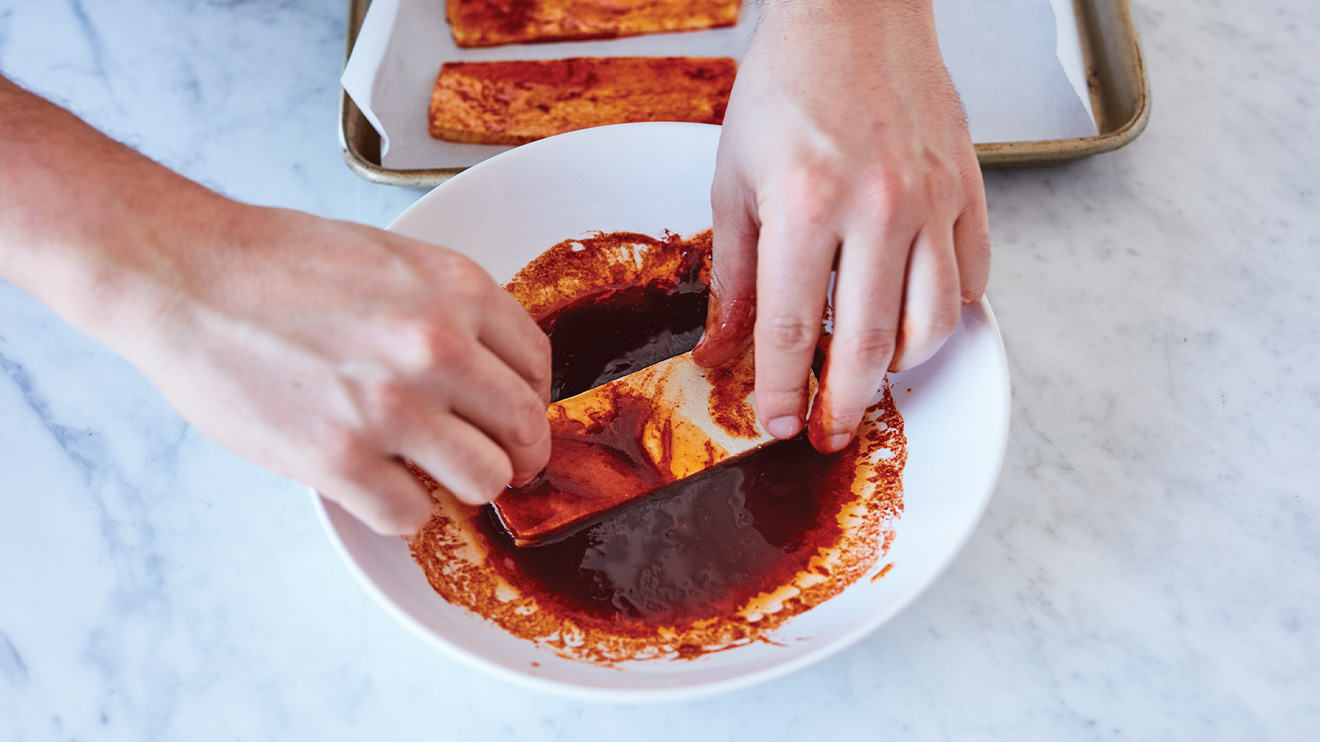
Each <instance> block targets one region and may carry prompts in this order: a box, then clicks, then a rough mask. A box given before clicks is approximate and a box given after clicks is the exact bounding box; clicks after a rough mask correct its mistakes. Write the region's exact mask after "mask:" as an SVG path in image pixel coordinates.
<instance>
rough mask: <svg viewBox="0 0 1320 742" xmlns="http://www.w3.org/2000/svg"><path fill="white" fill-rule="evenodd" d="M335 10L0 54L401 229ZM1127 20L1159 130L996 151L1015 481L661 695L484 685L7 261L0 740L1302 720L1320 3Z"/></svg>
mask: <svg viewBox="0 0 1320 742" xmlns="http://www.w3.org/2000/svg"><path fill="white" fill-rule="evenodd" d="M345 10H346V3H345V2H343V0H301V1H300V2H291V1H290V2H247V3H243V2H205V1H203V0H193V1H191V2H185V1H183V0H124V1H123V2H116V3H107V2H99V1H98V0H81V1H79V0H69V1H67V2H30V1H24V0H0V69H3V70H5V71H6V73H8V74H10V75H12V76H13V77H15V78H17V79H19V80H21V81H23V82H24V83H25V84H27V85H29V86H30V87H32V88H34V89H36V90H38V91H40V92H43V93H45V94H47V95H49V96H51V97H53V98H55V99H57V100H60V101H62V102H64V103H66V104H67V105H69V106H70V107H72V108H73V109H74V110H75V111H77V112H78V113H79V114H81V115H83V116H85V117H86V118H88V119H89V120H91V121H93V122H94V123H95V124H96V125H98V126H99V127H101V128H103V129H105V130H106V131H108V132H110V133H111V134H113V135H114V136H116V137H119V138H121V139H124V140H126V141H129V142H131V143H133V144H134V145H135V146H138V147H140V148H141V149H143V150H144V151H146V152H147V153H148V154H150V155H151V156H153V157H155V158H157V159H159V160H161V161H163V162H165V163H166V164H168V165H170V166H171V167H175V168H177V169H179V170H181V171H183V172H184V173H186V174H188V175H189V176H191V177H194V178H196V179H198V180H200V181H202V182H204V183H206V184H208V185H210V186H212V187H214V188H217V189H219V190H221V191H222V192H224V193H227V194H229V195H231V196H234V197H236V198H241V199H245V200H250V201H255V202H260V203H266V204H275V205H282V206H289V207H294V208H300V209H306V210H310V211H313V212H315V213H318V214H323V215H326V216H334V217H338V218H346V219H352V220H357V221H362V222H366V223H370V224H376V225H381V224H384V223H385V222H387V221H388V220H389V219H390V218H392V217H393V216H394V215H396V214H397V213H398V212H399V211H401V210H402V209H403V208H404V207H406V206H407V205H408V204H409V203H411V202H412V201H413V200H414V199H415V198H416V195H417V194H415V193H413V192H409V191H402V190H396V189H390V188H384V187H379V186H373V185H371V184H368V183H366V182H364V181H361V180H359V179H358V178H357V177H356V176H354V175H352V174H351V173H350V172H349V171H348V169H347V168H346V167H344V165H343V163H342V161H341V159H340V155H339V152H338V145H337V141H336V134H335V121H336V108H335V107H336V95H337V87H336V85H337V76H338V72H339V66H340V62H341V54H342V33H343V24H344V17H345ZM1135 12H1136V15H1137V22H1138V25H1139V28H1140V30H1141V32H1142V41H1143V45H1144V48H1145V52H1146V60H1147V63H1148V65H1149V69H1150V75H1151V83H1152V88H1153V94H1154V105H1155V108H1154V115H1153V118H1152V121H1151V124H1150V128H1149V129H1148V130H1147V131H1146V133H1145V134H1143V135H1142V137H1141V138H1140V139H1138V140H1137V141H1136V143H1134V144H1133V145H1131V146H1130V147H1128V148H1126V149H1124V150H1121V151H1119V152H1116V153H1113V154H1109V155H1105V156H1102V157H1098V158H1094V159H1092V160H1088V161H1085V162H1081V163H1077V164H1074V165H1069V166H1065V167H1061V168H1054V169H1049V170H1036V171H1019V172H1002V173H991V174H989V175H988V177H987V189H988V196H989V201H990V211H991V223H992V228H993V232H994V239H995V263H994V268H993V273H992V279H991V290H990V295H991V301H992V302H993V303H994V306H995V309H996V311H997V313H998V316H999V320H1000V323H1001V326H1002V328H1003V331H1004V335H1005V341H1006V343H1007V346H1008V350H1009V356H1010V363H1011V369H1012V374H1013V380H1014V409H1013V415H1014V419H1013V428H1012V433H1011V440H1010V444H1009V452H1008V458H1007V461H1006V463H1005V467H1004V471H1003V475H1002V477H1001V480H1000V484H999V487H998V490H997V492H996V495H995V498H994V499H993V500H992V501H991V503H990V507H989V510H988V512H987V513H986V516H985V519H984V520H983V522H982V523H981V525H980V526H979V527H978V529H977V531H976V533H975V534H974V536H973V537H972V539H971V541H970V543H969V544H968V546H967V548H966V549H965V550H964V552H963V553H962V554H961V555H960V556H959V558H958V559H957V560H956V561H955V563H954V565H953V566H952V568H951V569H950V570H949V572H948V574H946V575H945V576H944V577H943V578H942V579H941V580H940V581H939V582H937V583H936V584H935V585H934V586H933V587H932V588H931V589H930V591H929V592H928V593H927V594H926V595H925V596H923V598H922V599H920V600H919V601H918V602H917V603H916V604H914V605H913V606H911V607H910V608H909V609H907V610H906V611H905V612H903V613H902V614H901V615H900V616H898V617H897V618H896V619H895V620H894V621H893V622H891V623H890V624H888V625H887V626H886V627H884V628H883V629H882V630H881V631H879V632H877V633H875V634H873V635H872V636H870V637H869V638H868V639H866V640H865V641H863V642H862V643H861V644H859V645H857V646H856V647H855V648H853V649H852V650H850V651H848V652H846V653H844V654H843V655H841V656H838V657H836V658H834V659H831V660H829V661H827V662H824V663H822V664H820V665H817V666H815V667H813V668H811V669H808V670H806V671H804V672H801V673H798V674H796V675H793V676H791V677H789V678H785V679H783V680H781V681H778V682H775V683H771V684H769V685H765V686H762V687H758V688H754V689H751V690H748V691H745V692H741V693H737V694H733V695H730V696H725V697H720V698H716V699H712V700H709V701H701V702H693V703H688V704H679V705H676V706H661V707H631V706H609V705H597V704H584V703H576V702H571V701H566V700H562V699H559V698H555V697H550V696H543V695H540V694H537V693H533V692H529V691H524V690H521V689H518V688H513V687H510V686H507V685H505V684H503V683H502V682H500V681H497V680H493V679H490V678H487V677H485V676H484V675H481V674H478V673H476V672H474V671H472V670H469V669H467V668H466V667H464V666H462V665H459V664H457V663H455V662H453V661H450V660H448V659H446V658H445V657H443V656H441V655H439V654H438V653H435V652H432V651H430V650H428V649H426V647H425V646H424V645H422V644H421V643H420V642H418V641H417V640H416V639H414V638H413V637H412V636H411V635H410V634H408V633H407V632H406V631H404V630H403V629H402V628H400V627H399V626H397V625H396V624H394V623H393V621H392V620H391V619H390V618H389V617H388V616H387V615H386V614H385V613H384V612H383V611H381V610H380V609H379V608H377V607H376V606H375V605H374V604H373V603H371V602H370V599H369V598H368V597H367V596H366V595H365V594H364V593H363V592H362V591H361V590H360V589H359V588H358V587H357V586H356V585H355V584H353V582H352V580H351V579H350V577H349V575H348V574H347V572H346V571H345V570H344V569H343V568H342V567H341V566H340V565H339V564H338V562H337V561H336V558H335V556H334V554H333V553H332V552H331V550H330V548H329V545H328V544H327V543H326V541H325V539H324V537H323V536H322V535H321V533H320V530H319V527H318V525H317V524H316V522H315V520H314V519H313V517H312V515H311V513H310V512H309V509H308V507H307V503H306V500H305V496H304V493H303V490H302V488H301V487H300V486H298V485H297V484H295V483H293V482H289V481H286V480H282V479H280V478H278V477H275V476H274V475H271V474H268V473H266V472H263V471H261V470H260V469H257V468H256V467H254V466H252V465H250V464H248V463H246V462H244V461H242V460H240V459H238V458H236V457H234V456H232V455H230V454H229V453H227V452H225V451H224V450H222V449H220V448H218V447H217V446H215V445H214V444H212V443H210V442H209V441H207V440H206V439H204V438H202V437H201V436H199V435H198V434H197V433H195V432H194V431H193V430H192V429H191V428H189V427H188V426H186V425H184V424H183V422H182V421H181V420H180V419H179V418H178V416H177V415H175V414H174V413H173V411H172V410H171V409H170V408H169V407H168V406H167V405H166V404H165V403H164V402H163V401H162V400H161V398H160V397H159V395H158V394H157V393H156V392H155V391H154V390H153V389H152V387H151V386H150V385H149V384H148V383H147V382H146V381H145V380H144V379H143V378H142V377H141V376H140V375H138V374H137V373H136V372H135V371H134V370H133V369H132V368H131V367H130V366H128V365H127V364H125V363H124V362H123V361H121V360H119V359H117V358H116V357H114V356H113V355H111V354H109V353H107V352H106V351H104V350H103V349H101V348H99V347H98V346H96V345H95V344H94V343H92V342H90V341H89V340H87V339H86V338H84V337H82V336H81V335H80V334H78V333H77V332H75V331H73V330H71V329H70V328H68V327H67V326H66V325H64V324H63V323H62V322H61V321H60V320H59V319H58V318H56V317H54V316H53V315H52V314H50V313H49V312H48V311H47V310H45V309H44V308H42V307H41V306H40V305H38V304H37V303H36V302H34V301H33V300H32V299H31V298H29V297H28V296H26V295H25V294H23V293H21V292H19V291H17V290H16V289H14V288H12V287H10V286H8V285H6V284H0V739H5V740H8V739H15V740H46V739H111V740H118V739H124V740H148V739H196V740H202V739H271V738H292V739H307V738H314V739H363V738H387V737H396V736H401V735H418V734H425V735H427V736H428V737H443V738H454V739H508V740H515V739H516V740H526V739H547V740H553V739H573V740H606V739H610V740H613V739H619V738H625V737H626V738H632V739H638V740H647V739H657V740H659V739H730V738H734V737H735V736H736V737H738V738H750V739H780V738H807V737H810V738H812V739H856V738H913V739H1014V740H1022V739H1044V740H1057V739H1092V738H1134V739H1198V740H1200V739H1225V740H1239V739H1296V740H1303V739H1315V738H1316V737H1317V734H1320V701H1318V700H1317V699H1320V628H1317V627H1320V455H1317V448H1318V447H1317V443H1318V442H1320V372H1317V369H1320V329H1318V328H1320V322H1318V320H1320V307H1318V306H1317V305H1318V304H1320V299H1318V296H1317V295H1318V293H1320V292H1318V290H1317V288H1316V286H1317V283H1318V282H1320V145H1317V140H1318V138H1320V115H1317V102H1318V101H1320V68H1317V66H1316V65H1315V64H1314V59H1315V52H1316V49H1318V48H1320V11H1318V10H1317V9H1316V8H1315V6H1314V4H1313V3H1310V2H1306V1H1305V0H1291V1H1288V0H1269V1H1267V2H1262V3H1256V4H1253V5H1252V6H1251V7H1250V9H1249V10H1248V9H1246V8H1243V7H1235V6H1234V5H1232V4H1227V3H1198V2H1190V0H1182V1H1177V2H1166V3H1153V2H1139V3H1137V5H1136V7H1135ZM0 166H3V164H2V163H0Z"/></svg>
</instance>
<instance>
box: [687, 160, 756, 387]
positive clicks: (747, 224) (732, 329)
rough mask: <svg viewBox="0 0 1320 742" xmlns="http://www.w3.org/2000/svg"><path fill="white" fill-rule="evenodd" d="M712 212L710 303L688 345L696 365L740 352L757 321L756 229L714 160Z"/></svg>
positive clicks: (736, 187) (734, 184)
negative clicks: (698, 332) (694, 339)
mask: <svg viewBox="0 0 1320 742" xmlns="http://www.w3.org/2000/svg"><path fill="white" fill-rule="evenodd" d="M710 203H711V209H712V210H713V211H714V216H715V219H714V231H715V234H714V237H713V246H712V248H711V263H712V265H711V280H710V302H709V304H708V306H707V309H706V332H705V334H704V335H702V336H701V341H700V342H698V343H697V347H696V348H693V350H692V359H693V360H694V361H696V362H697V364H698V365H700V366H704V367H706V368H714V367H715V366H719V365H720V364H722V363H724V362H726V361H728V360H729V359H731V358H733V357H734V356H736V355H738V353H740V352H742V350H743V349H744V348H746V347H747V344H748V343H750V342H751V341H752V330H753V328H754V327H755V325H756V242H757V238H758V236H759V234H760V228H759V227H758V225H757V221H756V219H755V218H754V217H753V215H752V213H751V209H750V204H749V199H747V198H746V197H745V194H744V192H743V189H742V187H741V185H740V184H739V183H738V181H737V179H736V178H731V177H724V176H723V173H721V171H720V164H719V163H717V164H716V173H715V184H714V185H713V186H712V187H711V192H710Z"/></svg>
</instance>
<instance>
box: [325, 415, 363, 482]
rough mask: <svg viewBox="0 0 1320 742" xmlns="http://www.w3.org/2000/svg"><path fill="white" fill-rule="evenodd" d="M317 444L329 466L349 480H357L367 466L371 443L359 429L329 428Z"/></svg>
mask: <svg viewBox="0 0 1320 742" xmlns="http://www.w3.org/2000/svg"><path fill="white" fill-rule="evenodd" d="M317 446H318V448H319V450H320V454H321V456H322V457H323V458H324V460H325V462H326V464H327V466H328V468H329V469H331V470H332V471H337V472H339V473H340V474H341V475H342V476H343V477H344V478H345V479H347V480H349V481H357V480H358V478H359V477H360V475H361V474H362V472H363V471H364V470H365V469H366V467H367V463H368V458H369V456H368V452H369V451H370V445H369V444H368V441H367V438H366V436H365V435H363V433H362V432H361V431H359V430H356V429H353V428H343V427H337V428H332V429H329V430H327V431H325V432H323V433H322V434H321V435H320V436H319V440H318V442H317Z"/></svg>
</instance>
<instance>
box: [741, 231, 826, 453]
mask: <svg viewBox="0 0 1320 742" xmlns="http://www.w3.org/2000/svg"><path fill="white" fill-rule="evenodd" d="M792 212H793V210H792V209H780V210H775V211H774V212H772V213H773V214H774V216H773V217H772V218H770V219H764V218H763V219H762V226H761V239H760V243H759V250H758V251H759V253H760V255H759V259H758V263H757V276H756V296H757V307H756V328H755V330H754V335H755V343H756V408H757V415H758V416H759V417H760V419H761V424H762V425H764V426H765V429H766V430H767V431H769V432H770V434H771V435H773V436H774V437H776V438H779V439H784V438H791V437H793V436H795V435H797V434H798V431H800V430H801V429H802V425H803V424H804V422H805V420H804V418H805V416H806V411H807V379H808V377H809V375H810V373H811V362H812V360H813V358H814V356H815V351H816V343H817V341H818V340H819V339H820V332H821V320H822V318H823V317H824V314H825V295H826V293H827V292H828V291H829V283H830V271H831V270H832V268H833V266H834V255H835V253H836V252H837V250H838V245H839V242H838V239H837V237H836V236H835V234H834V232H832V231H830V230H825V229H821V228H820V227H819V224H818V220H816V219H813V218H810V217H811V216H812V215H811V214H801V213H800V212H799V215H798V216H797V217H793V216H789V214H790V213H792Z"/></svg>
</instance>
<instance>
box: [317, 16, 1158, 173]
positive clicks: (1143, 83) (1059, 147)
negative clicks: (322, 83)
mask: <svg viewBox="0 0 1320 742" xmlns="http://www.w3.org/2000/svg"><path fill="white" fill-rule="evenodd" d="M1113 2H1114V5H1115V6H1116V8H1115V12H1116V13H1117V14H1118V16H1119V18H1120V20H1121V21H1122V22H1123V23H1124V25H1125V26H1126V30H1127V33H1128V36H1129V39H1130V43H1129V44H1127V46H1128V47H1129V48H1128V49H1126V50H1125V51H1126V52H1127V53H1128V54H1129V55H1130V60H1131V64H1132V66H1133V68H1134V70H1135V72H1136V84H1137V90H1136V98H1137V100H1136V105H1135V107H1134V110H1133V114H1132V116H1131V117H1130V118H1129V119H1128V120H1127V121H1126V122H1124V123H1123V124H1122V125H1121V126H1119V127H1118V128H1117V129H1115V130H1113V131H1110V132H1105V133H1102V134H1098V135H1096V136H1091V137H1079V138H1075V139H1047V140H1037V141H1025V142H993V143H984V144H977V145H976V158H977V161H979V162H980V163H981V167H983V168H987V169H994V168H1021V167H1040V166H1049V165H1062V164H1066V163H1069V162H1075V161H1077V160H1081V159H1084V158H1087V157H1091V156H1093V155H1098V154H1103V153H1106V152H1112V151H1114V150H1116V149H1120V148H1122V147H1125V146H1127V145H1128V144H1130V143H1131V142H1132V141H1133V140H1134V139H1136V138H1137V137H1138V136H1140V135H1141V132H1143V131H1144V130H1145V129H1146V124H1147V123H1148V122H1149V121H1150V87H1149V81H1148V79H1147V74H1146V66H1145V62H1144V60H1143V59H1142V54H1141V44H1140V41H1139V39H1138V38H1137V33H1136V29H1135V28H1134V27H1133V24H1132V13H1131V8H1130V7H1129V5H1128V0H1113ZM370 5H371V0H349V6H348V23H347V29H346V33H345V43H344V64H345V65H347V64H348V56H349V54H351V53H352V51H353V43H354V42H355V41H356V40H357V35H358V31H359V30H360V28H361V18H362V16H363V15H364V14H365V13H366V9H367V8H368V7H369V6H370ZM352 123H356V124H358V125H360V126H370V124H368V123H367V121H366V117H364V116H363V115H362V112H361V111H359V110H358V108H357V106H356V105H355V104H354V103H353V100H352V99H351V98H349V97H348V93H347V92H346V91H345V90H344V89H343V88H342V87H341V88H340V89H339V146H340V150H341V152H342V153H343V156H344V161H345V162H346V163H348V166H349V168H350V169H352V170H353V172H355V173H357V174H358V175H359V176H361V177H362V178H365V179H366V180H369V181H371V182H374V183H382V184H385V185H397V186H405V187H411V188H430V187H432V186H436V185H439V184H440V183H443V182H444V181H446V180H448V179H450V178H452V177H454V176H455V175H457V174H459V173H460V172H462V171H463V170H464V168H461V167H454V168H419V169H414V170H402V169H396V168H387V167H383V166H381V165H379V164H377V163H375V162H372V161H370V160H369V159H367V158H366V157H365V156H364V155H363V154H362V153H361V152H359V151H358V150H357V148H356V147H354V146H353V144H352V143H351V142H349V139H348V129H349V127H350V125H351V124H352Z"/></svg>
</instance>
